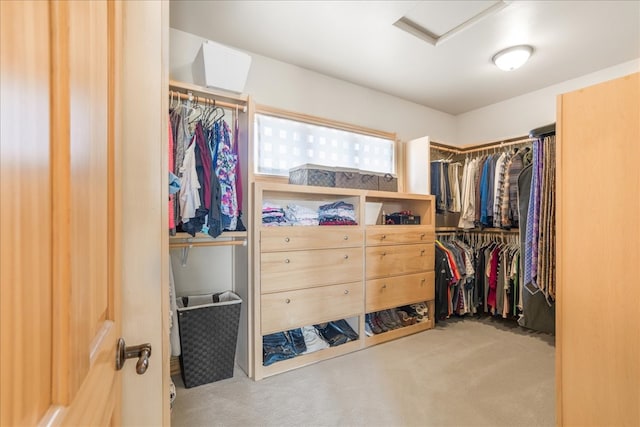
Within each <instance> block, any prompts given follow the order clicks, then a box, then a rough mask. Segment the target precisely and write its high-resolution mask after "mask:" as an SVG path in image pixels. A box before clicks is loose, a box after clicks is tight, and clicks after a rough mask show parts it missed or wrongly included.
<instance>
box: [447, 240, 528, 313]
mask: <svg viewBox="0 0 640 427" xmlns="http://www.w3.org/2000/svg"><path fill="white" fill-rule="evenodd" d="M435 245H436V265H435V272H436V278H435V283H436V285H435V287H436V289H435V293H436V319H437V320H444V319H446V318H449V317H450V316H452V315H458V316H462V315H467V314H470V315H473V314H482V313H484V314H488V315H492V316H498V317H502V318H516V317H517V316H518V315H519V314H521V312H522V292H521V275H520V270H519V265H520V248H519V245H518V241H517V239H516V236H514V235H511V236H504V235H502V236H501V235H490V234H479V233H478V234H470V233H464V235H460V233H454V234H453V235H450V234H449V235H439V236H438V240H436V243H435Z"/></svg>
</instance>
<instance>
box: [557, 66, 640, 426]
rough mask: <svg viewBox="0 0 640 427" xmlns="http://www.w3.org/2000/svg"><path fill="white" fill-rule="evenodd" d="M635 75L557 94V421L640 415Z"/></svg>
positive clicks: (635, 419) (612, 422)
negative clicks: (560, 94)
mask: <svg viewBox="0 0 640 427" xmlns="http://www.w3.org/2000/svg"><path fill="white" fill-rule="evenodd" d="M639 76H640V75H639V74H633V75H630V76H627V77H623V78H620V79H617V80H613V81H610V82H606V83H601V84H599V85H596V86H592V87H588V88H585V89H582V90H578V91H575V92H572V93H568V94H565V95H562V96H560V97H559V99H558V137H559V138H558V145H557V153H558V164H557V191H558V198H557V200H558V209H557V214H558V217H557V218H558V222H557V227H558V228H557V244H558V251H557V268H558V270H557V280H558V287H557V289H558V293H557V307H556V308H557V312H556V332H557V337H556V381H557V385H556V392H557V401H556V407H557V423H558V425H567V426H605V425H607V426H638V425H640V320H639V319H638V314H639V308H640V287H639V286H638V265H640V249H639V248H640V166H639V165H638V162H639V161H640V108H639V104H640V78H639Z"/></svg>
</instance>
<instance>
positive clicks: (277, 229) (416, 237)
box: [252, 182, 435, 380]
mask: <svg viewBox="0 0 640 427" xmlns="http://www.w3.org/2000/svg"><path fill="white" fill-rule="evenodd" d="M253 194H254V209H255V211H254V215H253V218H254V219H255V223H254V227H252V228H253V230H252V231H253V233H254V238H253V240H252V241H253V242H254V245H253V248H252V250H253V259H254V260H255V263H254V269H255V271H254V276H253V277H254V283H253V301H254V304H253V310H252V314H253V316H252V317H253V320H252V324H253V338H254V339H253V366H254V369H253V372H254V379H256V380H259V379H262V378H264V377H267V376H270V375H274V374H277V373H280V372H285V371H288V370H291V369H295V368H298V367H301V366H304V365H308V364H310V363H314V362H318V361H321V360H325V359H328V358H331V357H335V356H339V355H342V354H346V353H350V352H352V351H356V350H359V349H362V348H365V347H366V346H369V345H374V344H378V343H381V342H384V341H388V340H390V339H394V338H398V337H401V336H405V335H408V334H411V333H415V332H419V331H423V330H426V329H429V328H432V327H433V325H434V323H433V318H432V317H431V316H430V317H429V320H428V321H425V322H422V323H419V324H415V325H411V326H407V327H403V328H400V329H396V330H393V331H389V332H386V333H382V334H378V335H375V336H372V337H366V336H365V332H364V325H365V313H368V312H371V311H378V310H382V309H387V308H394V307H398V306H402V305H406V304H411V303H416V302H421V301H426V302H427V304H428V305H429V311H430V312H433V311H434V307H433V301H434V276H433V266H434V245H433V243H434V232H435V228H434V223H435V214H434V210H433V206H434V204H433V197H432V196H425V195H415V194H402V193H391V192H382V191H366V190H354V189H346V188H327V187H310V186H300V185H289V184H277V183H264V182H260V183H255V184H254V188H253ZM336 201H344V202H347V203H350V204H352V205H353V206H354V209H355V215H356V220H357V223H358V225H351V226H347V225H344V226H342V225H341V226H265V225H263V224H262V206H263V202H268V203H270V204H273V205H278V206H282V207H285V206H287V205H288V204H296V205H299V206H304V207H306V208H309V209H313V210H317V209H318V208H319V206H321V205H324V204H328V203H332V202H336ZM367 203H378V204H380V205H381V206H382V208H381V211H382V210H384V211H385V212H388V213H391V212H395V211H401V210H411V211H412V212H414V213H415V214H416V215H420V216H421V219H422V222H421V224H420V225H381V224H380V221H379V219H378V221H377V222H378V224H371V225H365V224H364V223H365V210H366V208H367ZM340 319H345V320H346V321H347V323H349V325H350V326H351V327H352V328H353V330H354V331H356V332H357V333H358V335H359V339H358V340H355V341H349V342H347V343H345V344H342V345H339V346H336V347H330V348H327V349H324V350H320V351H317V352H313V353H309V354H303V355H299V356H296V357H294V358H291V359H286V360H282V361H278V362H275V363H273V364H272V365H269V366H263V363H262V362H263V360H262V357H263V356H262V337H263V336H265V335H268V334H272V333H275V332H281V331H287V330H291V329H295V328H300V327H303V326H308V325H314V324H319V323H324V322H329V321H332V320H334V321H335V320H340Z"/></svg>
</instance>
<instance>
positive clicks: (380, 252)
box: [366, 244, 435, 279]
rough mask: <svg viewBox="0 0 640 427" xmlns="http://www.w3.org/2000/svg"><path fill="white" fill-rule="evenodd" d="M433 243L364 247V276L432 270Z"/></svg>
mask: <svg viewBox="0 0 640 427" xmlns="http://www.w3.org/2000/svg"><path fill="white" fill-rule="evenodd" d="M434 254H435V248H434V246H433V244H425V245H396V246H372V247H367V248H366V260H367V262H366V278H367V279H375V278H378V277H388V276H397V275H400V274H410V273H419V272H423V271H433V268H434V265H435V264H434V262H435V261H434Z"/></svg>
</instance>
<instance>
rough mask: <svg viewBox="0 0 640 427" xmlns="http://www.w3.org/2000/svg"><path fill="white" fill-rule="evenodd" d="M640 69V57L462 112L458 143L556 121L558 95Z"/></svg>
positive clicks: (509, 134) (518, 132) (525, 130)
mask: <svg viewBox="0 0 640 427" xmlns="http://www.w3.org/2000/svg"><path fill="white" fill-rule="evenodd" d="M638 71H640V59H636V60H633V61H629V62H624V63H622V64H619V65H616V66H613V67H609V68H605V69H604V70H600V71H596V72H594V73H591V74H587V75H584V76H582V77H578V78H575V79H572V80H567V81H565V82H562V83H558V84H556V85H553V86H549V87H546V88H544V89H540V90H537V91H535V92H529V93H527V94H524V95H521V96H518V97H515V98H511V99H508V100H506V101H502V102H498V103H496V104H492V105H488V106H486V107H483V108H479V109H477V110H473V111H469V112H468V113H464V114H460V115H458V116H456V128H457V136H456V138H455V141H456V145H469V144H471V145H475V144H480V143H483V142H491V141H497V140H501V139H508V138H513V137H518V136H523V135H527V134H528V133H529V131H530V130H531V129H535V128H537V127H540V126H544V125H548V124H551V123H555V121H556V97H557V96H558V95H560V94H562V93H566V92H571V91H574V90H577V89H581V88H583V87H586V86H591V85H594V84H596V83H600V82H604V81H607V80H612V79H615V78H618V77H622V76H626V75H628V74H632V73H635V72H638Z"/></svg>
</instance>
